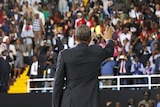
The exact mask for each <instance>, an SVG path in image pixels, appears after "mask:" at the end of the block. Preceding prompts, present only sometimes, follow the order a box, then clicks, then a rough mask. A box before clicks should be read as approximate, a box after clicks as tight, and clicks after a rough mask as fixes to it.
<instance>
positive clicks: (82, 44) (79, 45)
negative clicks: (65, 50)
mask: <svg viewBox="0 0 160 107" xmlns="http://www.w3.org/2000/svg"><path fill="white" fill-rule="evenodd" d="M76 47H77V48H85V47H88V44H86V43H79V44H78V45H77V46H76Z"/></svg>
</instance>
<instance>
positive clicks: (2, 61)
mask: <svg viewBox="0 0 160 107" xmlns="http://www.w3.org/2000/svg"><path fill="white" fill-rule="evenodd" d="M1 54H2V56H1V57H0V65H1V69H0V92H5V93H7V90H8V88H9V84H8V83H9V78H10V77H9V74H10V73H11V66H10V62H11V61H12V59H11V58H10V56H8V55H7V51H6V50H4V51H2V53H1Z"/></svg>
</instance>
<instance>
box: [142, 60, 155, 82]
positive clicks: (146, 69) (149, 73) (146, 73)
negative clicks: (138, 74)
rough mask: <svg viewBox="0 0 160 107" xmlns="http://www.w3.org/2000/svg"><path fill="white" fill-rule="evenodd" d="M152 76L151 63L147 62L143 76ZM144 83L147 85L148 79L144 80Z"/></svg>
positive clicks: (153, 70) (153, 69) (152, 68)
mask: <svg viewBox="0 0 160 107" xmlns="http://www.w3.org/2000/svg"><path fill="white" fill-rule="evenodd" d="M152 74H155V68H154V66H151V63H150V61H149V60H148V61H147V62H146V66H145V68H144V71H143V75H152ZM144 81H145V83H146V84H147V83H148V77H147V78H144Z"/></svg>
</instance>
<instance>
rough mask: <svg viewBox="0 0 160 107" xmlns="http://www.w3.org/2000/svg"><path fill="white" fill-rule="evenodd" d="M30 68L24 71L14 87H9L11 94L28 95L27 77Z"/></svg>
mask: <svg viewBox="0 0 160 107" xmlns="http://www.w3.org/2000/svg"><path fill="white" fill-rule="evenodd" d="M28 69H29V66H28V67H26V69H25V70H24V71H23V73H22V74H21V75H20V77H19V78H16V80H15V82H14V84H13V85H11V86H10V87H9V90H8V93H9V94H16V93H17V94H20V93H27V81H28V79H29V77H28V76H27V73H28Z"/></svg>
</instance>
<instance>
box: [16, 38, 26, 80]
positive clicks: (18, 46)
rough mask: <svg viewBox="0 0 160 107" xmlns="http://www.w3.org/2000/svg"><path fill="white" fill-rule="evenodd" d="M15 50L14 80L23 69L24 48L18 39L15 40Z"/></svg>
mask: <svg viewBox="0 0 160 107" xmlns="http://www.w3.org/2000/svg"><path fill="white" fill-rule="evenodd" d="M15 49H16V52H17V57H16V60H15V63H14V78H16V77H19V76H20V74H21V73H22V69H23V67H24V61H23V59H24V46H23V44H21V41H20V38H17V39H16V42H15Z"/></svg>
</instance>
